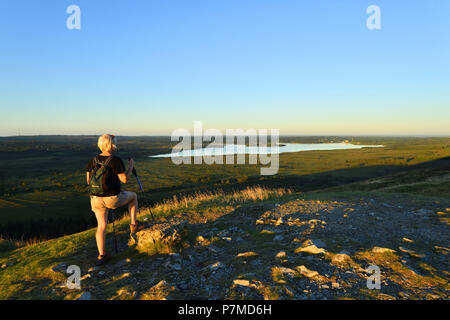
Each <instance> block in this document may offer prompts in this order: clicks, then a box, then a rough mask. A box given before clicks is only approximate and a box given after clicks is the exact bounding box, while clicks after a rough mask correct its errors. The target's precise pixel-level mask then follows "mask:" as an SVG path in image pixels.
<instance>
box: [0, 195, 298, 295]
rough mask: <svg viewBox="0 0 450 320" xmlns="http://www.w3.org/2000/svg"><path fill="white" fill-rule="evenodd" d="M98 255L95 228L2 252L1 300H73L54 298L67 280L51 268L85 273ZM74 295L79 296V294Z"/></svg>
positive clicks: (220, 198)
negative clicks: (64, 267)
mask: <svg viewBox="0 0 450 320" xmlns="http://www.w3.org/2000/svg"><path fill="white" fill-rule="evenodd" d="M282 193H284V192H280V194H279V192H278V191H277V190H275V191H266V190H262V191H258V190H256V192H253V191H251V192H250V194H249V195H246V191H241V192H237V193H235V196H234V197H233V194H231V195H230V194H226V195H225V194H223V193H217V194H210V193H204V194H199V195H196V196H193V197H189V198H185V199H183V200H182V201H181V200H180V201H179V200H176V199H173V200H171V201H165V202H163V203H160V204H159V205H157V206H156V207H153V209H152V213H153V216H154V217H155V218H156V219H157V221H158V222H161V221H164V219H165V217H167V216H174V215H177V214H179V213H180V212H183V213H184V214H190V215H193V216H194V218H195V217H200V216H202V215H208V214H211V213H214V212H217V211H226V210H230V207H234V206H237V205H246V204H249V203H253V202H255V201H273V200H272V199H281V198H287V197H292V196H291V195H288V194H287V195H283V194H282ZM184 200H185V201H184ZM186 204H187V205H186ZM139 219H140V220H144V219H150V213H149V211H148V210H143V211H141V214H140V215H139ZM128 225H129V218H128V217H124V218H122V219H121V220H119V221H117V222H115V228H116V234H117V236H118V239H119V241H120V242H121V243H126V242H127V239H128V235H129V226H128ZM111 233H112V225H111V224H109V226H108V231H107V239H108V241H109V242H108V245H107V246H108V247H109V248H113V244H112V239H113V237H112V234H111ZM0 244H1V242H0ZM8 245H11V244H9V243H3V247H4V248H5V247H7V246H8ZM0 248H1V246H0ZM96 254H97V248H96V244H95V228H93V229H89V230H87V231H84V232H80V233H77V234H72V235H69V236H65V237H61V238H57V239H52V240H48V241H43V242H40V243H36V244H32V245H28V246H25V247H22V248H17V249H11V250H4V251H0V265H3V264H12V265H11V266H8V267H7V268H5V269H3V270H1V271H0V287H1V290H0V299H50V298H52V299H55V298H60V299H62V298H66V299H70V298H73V297H74V295H73V294H71V292H69V293H68V294H67V295H65V294H64V295H60V296H56V297H55V294H54V292H53V291H52V289H53V288H55V287H57V286H60V285H64V282H65V280H66V277H65V276H64V275H63V274H61V273H55V272H53V271H52V270H51V268H52V267H54V266H56V265H58V264H59V263H60V262H64V263H66V264H67V265H70V264H76V265H78V266H80V268H81V269H82V270H85V271H86V270H88V269H89V267H90V266H95V262H96ZM138 254H139V253H138V252H137V251H136V250H135V249H133V248H129V249H126V250H125V251H124V252H121V253H120V254H119V255H118V256H115V257H114V260H113V262H114V261H119V260H121V259H123V258H124V257H130V256H134V255H138ZM113 262H112V263H113ZM74 294H75V295H76V294H78V292H75V293H74Z"/></svg>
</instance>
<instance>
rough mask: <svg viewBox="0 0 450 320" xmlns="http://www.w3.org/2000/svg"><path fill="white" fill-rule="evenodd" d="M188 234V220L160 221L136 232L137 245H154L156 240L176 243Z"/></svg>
mask: <svg viewBox="0 0 450 320" xmlns="http://www.w3.org/2000/svg"><path fill="white" fill-rule="evenodd" d="M186 234H187V223H186V222H180V223H177V224H169V223H159V224H155V225H153V226H152V227H150V228H148V229H144V230H142V231H139V232H138V233H136V238H137V241H136V245H137V246H138V247H146V246H148V245H153V244H155V243H156V242H163V243H165V244H174V243H176V242H178V241H180V240H182V239H183V237H184V236H185V235H186Z"/></svg>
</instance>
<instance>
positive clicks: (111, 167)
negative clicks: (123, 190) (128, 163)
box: [86, 155, 125, 197]
mask: <svg viewBox="0 0 450 320" xmlns="http://www.w3.org/2000/svg"><path fill="white" fill-rule="evenodd" d="M94 159H95V157H94V158H92V159H91V160H90V161H89V163H88V165H87V168H86V171H88V172H90V171H91V170H92V169H93V167H94V163H95V162H94ZM98 159H99V160H100V161H101V162H104V161H106V159H108V156H100V155H99V156H98ZM107 170H108V171H107V173H106V178H105V187H106V191H105V193H104V194H103V195H101V196H99V197H111V196H115V195H117V194H119V193H120V180H119V177H118V176H117V175H118V174H119V173H123V172H125V165H124V164H123V161H122V159H120V158H119V157H116V156H112V159H111V161H109V164H108V166H107Z"/></svg>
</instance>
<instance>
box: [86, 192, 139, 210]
mask: <svg viewBox="0 0 450 320" xmlns="http://www.w3.org/2000/svg"><path fill="white" fill-rule="evenodd" d="M135 196H136V193H134V192H129V191H120V193H119V194H118V195H116V196H111V197H96V196H91V210H92V211H93V212H94V213H95V214H98V213H100V214H102V213H103V214H105V213H108V212H109V209H117V208H119V207H122V206H124V205H126V204H128V203H130V202H131V201H132V200H133V198H134V197H135Z"/></svg>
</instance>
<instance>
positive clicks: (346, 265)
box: [53, 197, 450, 299]
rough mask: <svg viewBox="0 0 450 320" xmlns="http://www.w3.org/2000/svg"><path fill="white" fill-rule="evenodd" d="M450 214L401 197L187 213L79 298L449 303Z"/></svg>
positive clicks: (99, 271) (100, 271) (92, 276)
mask: <svg viewBox="0 0 450 320" xmlns="http://www.w3.org/2000/svg"><path fill="white" fill-rule="evenodd" d="M449 214H450V203H437V202H428V203H416V202H415V201H413V200H411V199H410V198H408V199H407V198H401V197H391V198H390V199H387V198H371V197H369V198H364V199H353V200H348V201H344V200H336V201H330V200H322V201H321V200H304V199H301V198H298V199H292V200H290V201H287V202H284V203H267V202H266V203H263V204H254V205H248V206H241V207H237V208H232V209H230V210H223V211H221V212H215V213H211V212H209V213H199V214H198V215H183V214H181V215H177V216H175V217H173V218H171V219H168V220H166V221H164V222H162V223H159V224H156V225H152V224H151V223H149V225H152V226H151V227H149V228H148V229H146V230H144V231H141V232H139V233H138V234H137V235H136V242H133V241H130V243H129V245H130V246H131V247H135V248H136V249H137V252H139V253H138V254H135V255H133V256H128V257H125V256H123V259H120V260H118V261H112V262H111V263H109V264H107V265H105V266H102V267H91V268H89V269H88V270H82V271H83V272H84V273H83V278H82V288H83V291H79V292H78V293H77V297H78V298H81V299H448V298H449V297H450V295H449V293H450V291H449V285H448V279H449V271H450V270H449V261H448V257H449V256H448V254H449V250H450V249H449V238H450V232H449ZM122 245H123V246H124V245H125V244H124V243H122ZM121 250H126V248H123V247H122V248H121ZM374 265H375V266H376V267H375V268H377V267H378V268H379V270H380V272H381V274H380V280H381V283H380V288H379V289H377V288H372V289H370V288H369V287H370V284H374V283H375V282H374V279H375V278H374V275H375V274H374V272H373V269H372V268H374V267H371V266H374ZM61 266H62V267H64V265H61ZM54 271H55V272H58V271H60V270H58V269H57V268H56V269H55V270H54ZM368 283H369V286H368ZM62 287H63V286H62ZM53 290H54V291H55V293H57V292H59V293H60V294H63V293H64V292H67V289H64V288H55V289H53ZM73 298H76V297H73Z"/></svg>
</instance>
